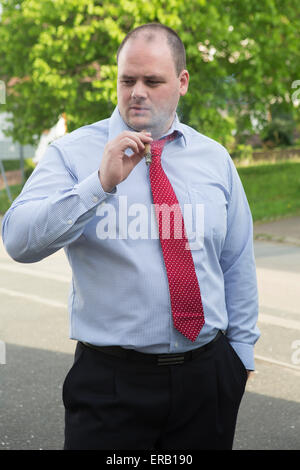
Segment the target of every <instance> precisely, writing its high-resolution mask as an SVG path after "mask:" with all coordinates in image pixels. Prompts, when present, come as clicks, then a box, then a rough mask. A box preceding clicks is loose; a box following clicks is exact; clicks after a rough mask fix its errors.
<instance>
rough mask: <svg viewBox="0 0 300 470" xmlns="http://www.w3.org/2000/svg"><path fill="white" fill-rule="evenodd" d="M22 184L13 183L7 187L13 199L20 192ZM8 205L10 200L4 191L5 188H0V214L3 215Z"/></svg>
mask: <svg viewBox="0 0 300 470" xmlns="http://www.w3.org/2000/svg"><path fill="white" fill-rule="evenodd" d="M22 187H23V185H22V184H14V185H12V186H10V187H9V189H10V192H11V197H12V198H13V199H15V198H16V197H17V196H18V194H19V193H20V192H21V189H22ZM9 206H10V202H9V199H8V196H7V193H6V189H1V191H0V215H3V214H4V213H5V212H6V211H7V209H8V208H9Z"/></svg>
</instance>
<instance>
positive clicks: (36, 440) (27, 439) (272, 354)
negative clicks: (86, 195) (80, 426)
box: [0, 217, 300, 450]
mask: <svg viewBox="0 0 300 470" xmlns="http://www.w3.org/2000/svg"><path fill="white" fill-rule="evenodd" d="M0 224H1V220H0ZM254 238H255V256H256V263H257V277H258V285H259V296H260V314H259V323H258V325H259V328H260V330H261V338H260V340H259V341H258V343H257V345H256V348H255V362H256V370H255V372H254V373H253V374H252V376H251V378H250V379H249V380H248V383H247V387H246V392H245V395H244V398H243V400H242V404H241V408H240V412H239V417H238V423H237V430H236V437H235V443H234V449H237V450H300V405H299V404H300V302H299V300H300V294H299V285H300V217H299V218H296V217H292V218H285V219H281V220H280V221H276V222H272V223H268V224H257V225H255V230H254ZM70 279H71V272H70V268H69V265H68V263H67V260H66V258H65V255H64V252H63V251H62V250H61V251H59V252H58V253H56V254H54V255H52V256H51V257H49V258H47V259H45V260H42V261H40V262H39V263H34V264H19V263H16V262H14V261H13V260H11V259H10V258H9V257H8V255H7V254H6V252H5V250H4V247H3V244H2V241H0V341H2V342H3V343H2V344H5V347H6V355H5V362H6V363H5V364H1V357H0V449H3V450H38V449H41V450H59V449H61V448H62V445H63V425H64V424H63V421H64V409H63V404H62V399H61V391H62V383H63V380H64V377H65V375H66V373H67V371H68V370H69V368H70V366H71V364H72V361H73V352H74V348H75V343H74V341H72V340H70V339H69V315H68V311H67V299H68V293H69V283H70Z"/></svg>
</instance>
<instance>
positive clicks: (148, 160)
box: [144, 144, 152, 165]
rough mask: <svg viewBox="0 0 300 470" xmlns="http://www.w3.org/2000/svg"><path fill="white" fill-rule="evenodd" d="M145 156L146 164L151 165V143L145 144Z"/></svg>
mask: <svg viewBox="0 0 300 470" xmlns="http://www.w3.org/2000/svg"><path fill="white" fill-rule="evenodd" d="M144 157H145V161H146V165H150V163H151V162H152V156H151V148H150V144H145V150H144Z"/></svg>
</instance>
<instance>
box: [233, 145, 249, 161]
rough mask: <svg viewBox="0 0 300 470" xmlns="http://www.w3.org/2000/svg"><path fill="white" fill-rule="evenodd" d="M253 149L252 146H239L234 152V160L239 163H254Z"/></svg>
mask: <svg viewBox="0 0 300 470" xmlns="http://www.w3.org/2000/svg"><path fill="white" fill-rule="evenodd" d="M252 155H253V148H252V147H251V145H244V144H239V145H237V146H236V148H235V150H234V151H233V152H232V158H233V159H234V160H236V161H237V162H239V163H240V162H246V161H247V162H250V161H252Z"/></svg>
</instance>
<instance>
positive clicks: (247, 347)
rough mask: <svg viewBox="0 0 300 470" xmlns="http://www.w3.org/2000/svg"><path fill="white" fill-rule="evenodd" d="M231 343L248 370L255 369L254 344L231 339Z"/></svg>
mask: <svg viewBox="0 0 300 470" xmlns="http://www.w3.org/2000/svg"><path fill="white" fill-rule="evenodd" d="M230 345H231V346H232V347H233V349H234V350H235V352H236V353H237V355H238V356H239V358H240V360H241V361H242V363H243V364H244V366H245V368H246V369H247V370H255V365H254V346H252V345H251V344H245V343H238V342H236V341H230Z"/></svg>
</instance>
